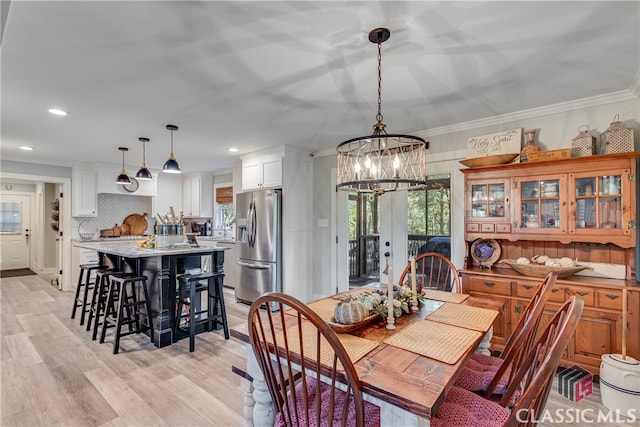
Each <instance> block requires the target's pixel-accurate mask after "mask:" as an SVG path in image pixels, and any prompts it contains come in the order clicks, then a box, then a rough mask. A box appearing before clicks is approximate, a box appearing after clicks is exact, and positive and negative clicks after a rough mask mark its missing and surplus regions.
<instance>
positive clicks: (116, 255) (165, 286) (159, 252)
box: [74, 240, 225, 347]
mask: <svg viewBox="0 0 640 427" xmlns="http://www.w3.org/2000/svg"><path fill="white" fill-rule="evenodd" d="M74 244H75V246H77V247H80V248H85V249H92V250H95V251H96V252H98V255H99V259H100V263H101V264H103V265H108V266H109V267H113V268H117V269H118V270H122V271H126V272H134V273H136V274H137V275H142V276H146V277H147V287H148V288H149V298H150V301H149V303H150V308H151V316H152V319H151V320H150V321H152V322H153V329H154V337H153V339H154V344H155V345H156V347H165V346H168V345H171V344H172V343H173V325H174V322H175V313H174V311H175V307H176V286H177V279H176V278H177V276H178V274H181V273H183V272H184V271H185V270H188V269H193V268H201V269H202V270H204V271H212V272H216V273H218V272H222V273H223V272H224V268H223V263H224V251H225V248H220V247H217V246H216V245H202V246H199V247H185V248H171V249H170V248H155V249H147V248H140V247H138V245H137V244H136V242H135V241H131V240H128V241H118V242H75V243H74ZM142 320H143V323H145V324H148V322H149V319H146V318H144V316H143V319H142Z"/></svg>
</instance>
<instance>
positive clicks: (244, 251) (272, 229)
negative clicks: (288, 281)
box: [235, 190, 282, 303]
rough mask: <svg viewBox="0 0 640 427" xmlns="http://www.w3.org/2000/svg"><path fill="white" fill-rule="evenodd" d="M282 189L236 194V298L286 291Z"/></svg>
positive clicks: (250, 297)
mask: <svg viewBox="0 0 640 427" xmlns="http://www.w3.org/2000/svg"><path fill="white" fill-rule="evenodd" d="M281 206H282V191H281V190H260V191H253V192H248V193H241V194H238V195H237V196H236V281H237V285H236V287H235V293H236V301H241V302H246V303H252V302H253V301H255V300H256V299H257V298H258V297H259V296H260V295H262V294H264V293H265V292H269V291H277V292H280V291H282V214H281Z"/></svg>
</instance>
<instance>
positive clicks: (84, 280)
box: [71, 264, 106, 325]
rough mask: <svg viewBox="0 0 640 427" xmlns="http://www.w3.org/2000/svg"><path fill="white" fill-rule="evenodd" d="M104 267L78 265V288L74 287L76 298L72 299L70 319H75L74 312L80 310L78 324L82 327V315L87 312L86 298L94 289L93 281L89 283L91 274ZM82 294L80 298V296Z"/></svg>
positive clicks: (98, 265)
mask: <svg viewBox="0 0 640 427" xmlns="http://www.w3.org/2000/svg"><path fill="white" fill-rule="evenodd" d="M104 268H106V266H104V265H100V264H80V276H79V277H78V286H77V287H76V296H75V298H74V299H73V309H72V310H71V318H72V319H75V318H76V310H77V309H78V307H81V309H80V324H81V325H84V315H85V314H86V313H88V312H89V310H88V309H87V303H88V301H87V298H88V296H89V290H91V289H93V288H94V287H95V283H96V282H95V281H91V272H93V271H94V270H99V269H104ZM80 293H82V296H80Z"/></svg>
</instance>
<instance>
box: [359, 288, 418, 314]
mask: <svg viewBox="0 0 640 427" xmlns="http://www.w3.org/2000/svg"><path fill="white" fill-rule="evenodd" d="M416 293H417V294H418V300H421V299H422V297H421V295H420V291H419V290H417V291H416ZM412 296H413V291H412V290H411V286H407V285H402V286H395V285H394V286H393V317H400V316H402V314H403V313H409V312H410V311H411V297H412ZM356 299H357V300H358V301H361V302H362V303H363V304H364V305H365V307H366V308H367V310H369V315H372V314H379V315H380V316H382V318H383V319H386V318H387V315H388V313H387V311H388V304H387V301H388V297H387V291H386V290H382V289H371V291H370V292H363V293H361V294H358V295H357V297H356Z"/></svg>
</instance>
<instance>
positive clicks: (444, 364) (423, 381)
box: [231, 288, 502, 427]
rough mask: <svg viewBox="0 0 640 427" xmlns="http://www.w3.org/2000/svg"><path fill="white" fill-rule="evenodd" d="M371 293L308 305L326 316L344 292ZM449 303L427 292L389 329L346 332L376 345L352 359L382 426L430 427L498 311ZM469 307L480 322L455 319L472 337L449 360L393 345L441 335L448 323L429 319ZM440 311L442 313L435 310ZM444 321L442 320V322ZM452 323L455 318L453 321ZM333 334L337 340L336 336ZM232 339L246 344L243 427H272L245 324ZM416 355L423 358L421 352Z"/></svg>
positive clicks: (464, 300)
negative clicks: (432, 333) (424, 334)
mask: <svg viewBox="0 0 640 427" xmlns="http://www.w3.org/2000/svg"><path fill="white" fill-rule="evenodd" d="M370 291H371V289H367V288H358V289H356V290H353V291H350V292H346V293H342V294H337V295H333V296H330V297H327V298H323V299H321V300H317V301H313V302H310V303H308V305H309V306H310V307H311V308H312V309H314V311H316V312H317V313H318V314H319V315H320V316H321V317H323V318H327V317H328V316H329V317H330V308H331V307H333V306H334V305H335V304H337V303H338V302H339V301H340V300H341V299H343V298H344V297H345V296H346V295H347V294H350V293H351V294H358V293H361V292H370ZM454 295H460V294H454ZM435 298H439V299H435ZM442 299H445V300H446V301H442ZM454 299H457V300H449V299H448V297H447V296H446V295H444V296H443V297H442V298H441V297H440V296H439V295H438V293H437V292H436V293H435V294H430V298H425V299H423V300H422V301H421V302H420V304H419V308H418V310H417V311H412V312H410V313H405V314H403V315H402V316H400V317H399V318H396V319H395V329H393V330H389V329H387V322H386V321H384V320H382V319H377V320H375V321H373V322H371V323H368V324H365V325H363V326H362V327H359V328H355V329H354V330H352V331H349V332H348V334H349V335H353V336H357V337H361V338H363V339H366V340H369V341H373V342H375V343H376V344H377V346H375V348H374V349H373V350H371V351H369V352H368V353H367V354H366V355H364V357H361V358H360V359H359V360H357V361H355V362H354V366H355V368H356V371H357V372H358V376H359V378H360V382H361V383H362V389H363V397H364V399H365V400H367V401H369V402H371V403H373V404H375V405H378V406H379V407H380V409H381V410H380V418H381V419H380V422H381V425H383V426H385V427H386V426H429V425H430V419H431V418H432V416H433V415H434V414H435V413H436V412H437V410H438V408H439V407H440V405H441V404H442V402H443V401H444V399H445V396H446V394H447V391H448V390H449V389H450V388H451V387H452V386H453V384H454V383H455V381H456V379H457V378H458V376H459V375H460V373H461V371H462V369H463V368H464V366H465V364H466V363H467V361H468V359H469V357H471V354H472V353H473V352H474V351H476V350H477V349H478V345H479V344H480V343H481V342H484V343H487V342H488V337H487V332H489V331H490V330H491V325H492V323H493V321H494V320H495V318H496V317H497V316H498V314H499V311H500V310H501V309H502V307H501V306H500V304H498V303H496V302H495V301H492V300H488V299H484V298H478V297H471V296H467V295H460V296H459V297H456V298H454ZM474 307H479V308H481V309H484V310H483V312H482V313H481V314H483V316H484V320H483V321H482V322H478V324H477V325H476V324H473V316H467V315H457V316H456V317H458V318H459V319H458V320H460V321H461V325H463V326H462V327H460V328H459V329H460V332H462V333H465V330H466V329H469V331H468V332H469V334H470V335H471V337H470V338H468V341H467V342H465V344H464V345H463V347H464V348H463V349H462V350H461V351H460V350H459V355H456V356H454V358H453V359H451V358H450V357H448V356H449V355H448V354H446V351H445V352H444V353H445V354H441V355H438V354H437V352H435V353H434V354H435V356H434V357H439V358H440V359H441V360H438V359H437V358H432V357H428V356H425V355H423V354H429V353H430V352H429V351H427V352H426V353H424V352H422V351H421V350H420V349H418V350H415V349H412V350H413V351H410V350H407V349H405V348H403V345H401V344H398V343H402V342H403V340H402V338H403V335H402V334H403V333H407V334H408V333H410V332H411V331H413V332H414V333H418V334H420V333H422V332H423V331H424V330H426V329H434V330H439V331H440V333H442V331H443V330H446V328H447V327H450V326H451V324H449V325H447V324H444V323H442V324H441V323H438V324H436V327H435V328H429V327H427V326H429V325H431V326H433V325H434V323H433V322H432V321H431V320H430V318H432V319H436V320H438V316H437V315H438V313H444V312H445V311H447V312H449V313H450V314H456V313H463V312H466V310H467V311H471V310H475V311H482V310H477V309H474ZM440 308H442V310H441V311H440V312H438V310H439V309H440ZM445 309H447V310H445ZM460 310H462V311H460ZM440 317H442V316H440ZM425 319H426V320H425ZM465 319H466V320H465ZM440 321H442V319H440ZM444 321H445V322H447V320H446V319H445V320H444ZM456 321H457V320H454V322H453V323H455V322H456ZM469 322H472V323H469ZM471 329H472V330H471ZM456 330H457V329H456ZM403 331H404V332H403ZM472 332H473V333H472ZM338 335H339V336H340V334H338ZM231 336H232V337H235V338H237V339H239V340H241V341H243V342H245V343H247V367H246V371H247V374H248V376H247V377H248V378H249V379H250V381H248V382H245V386H246V388H245V409H244V414H245V418H246V421H247V425H254V426H271V425H273V421H274V418H275V411H274V408H273V406H272V404H271V397H270V394H269V390H268V388H267V386H266V383H265V382H264V377H263V375H262V371H261V370H260V367H259V365H258V363H257V361H256V359H255V356H254V353H253V349H252V348H251V345H250V344H249V336H248V333H247V325H242V326H238V327H235V328H232V329H231ZM408 338H412V337H408ZM411 341H412V340H411V339H409V340H406V339H405V340H404V342H405V343H407V342H408V343H409V347H411V344H412V342H411ZM414 341H420V339H419V338H418V339H414ZM388 342H389V343H388ZM443 345H444V343H443ZM433 347H438V346H433ZM427 350H429V349H427ZM421 352H422V353H423V354H420V353H421ZM443 356H444V357H443ZM443 360H446V361H443Z"/></svg>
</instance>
